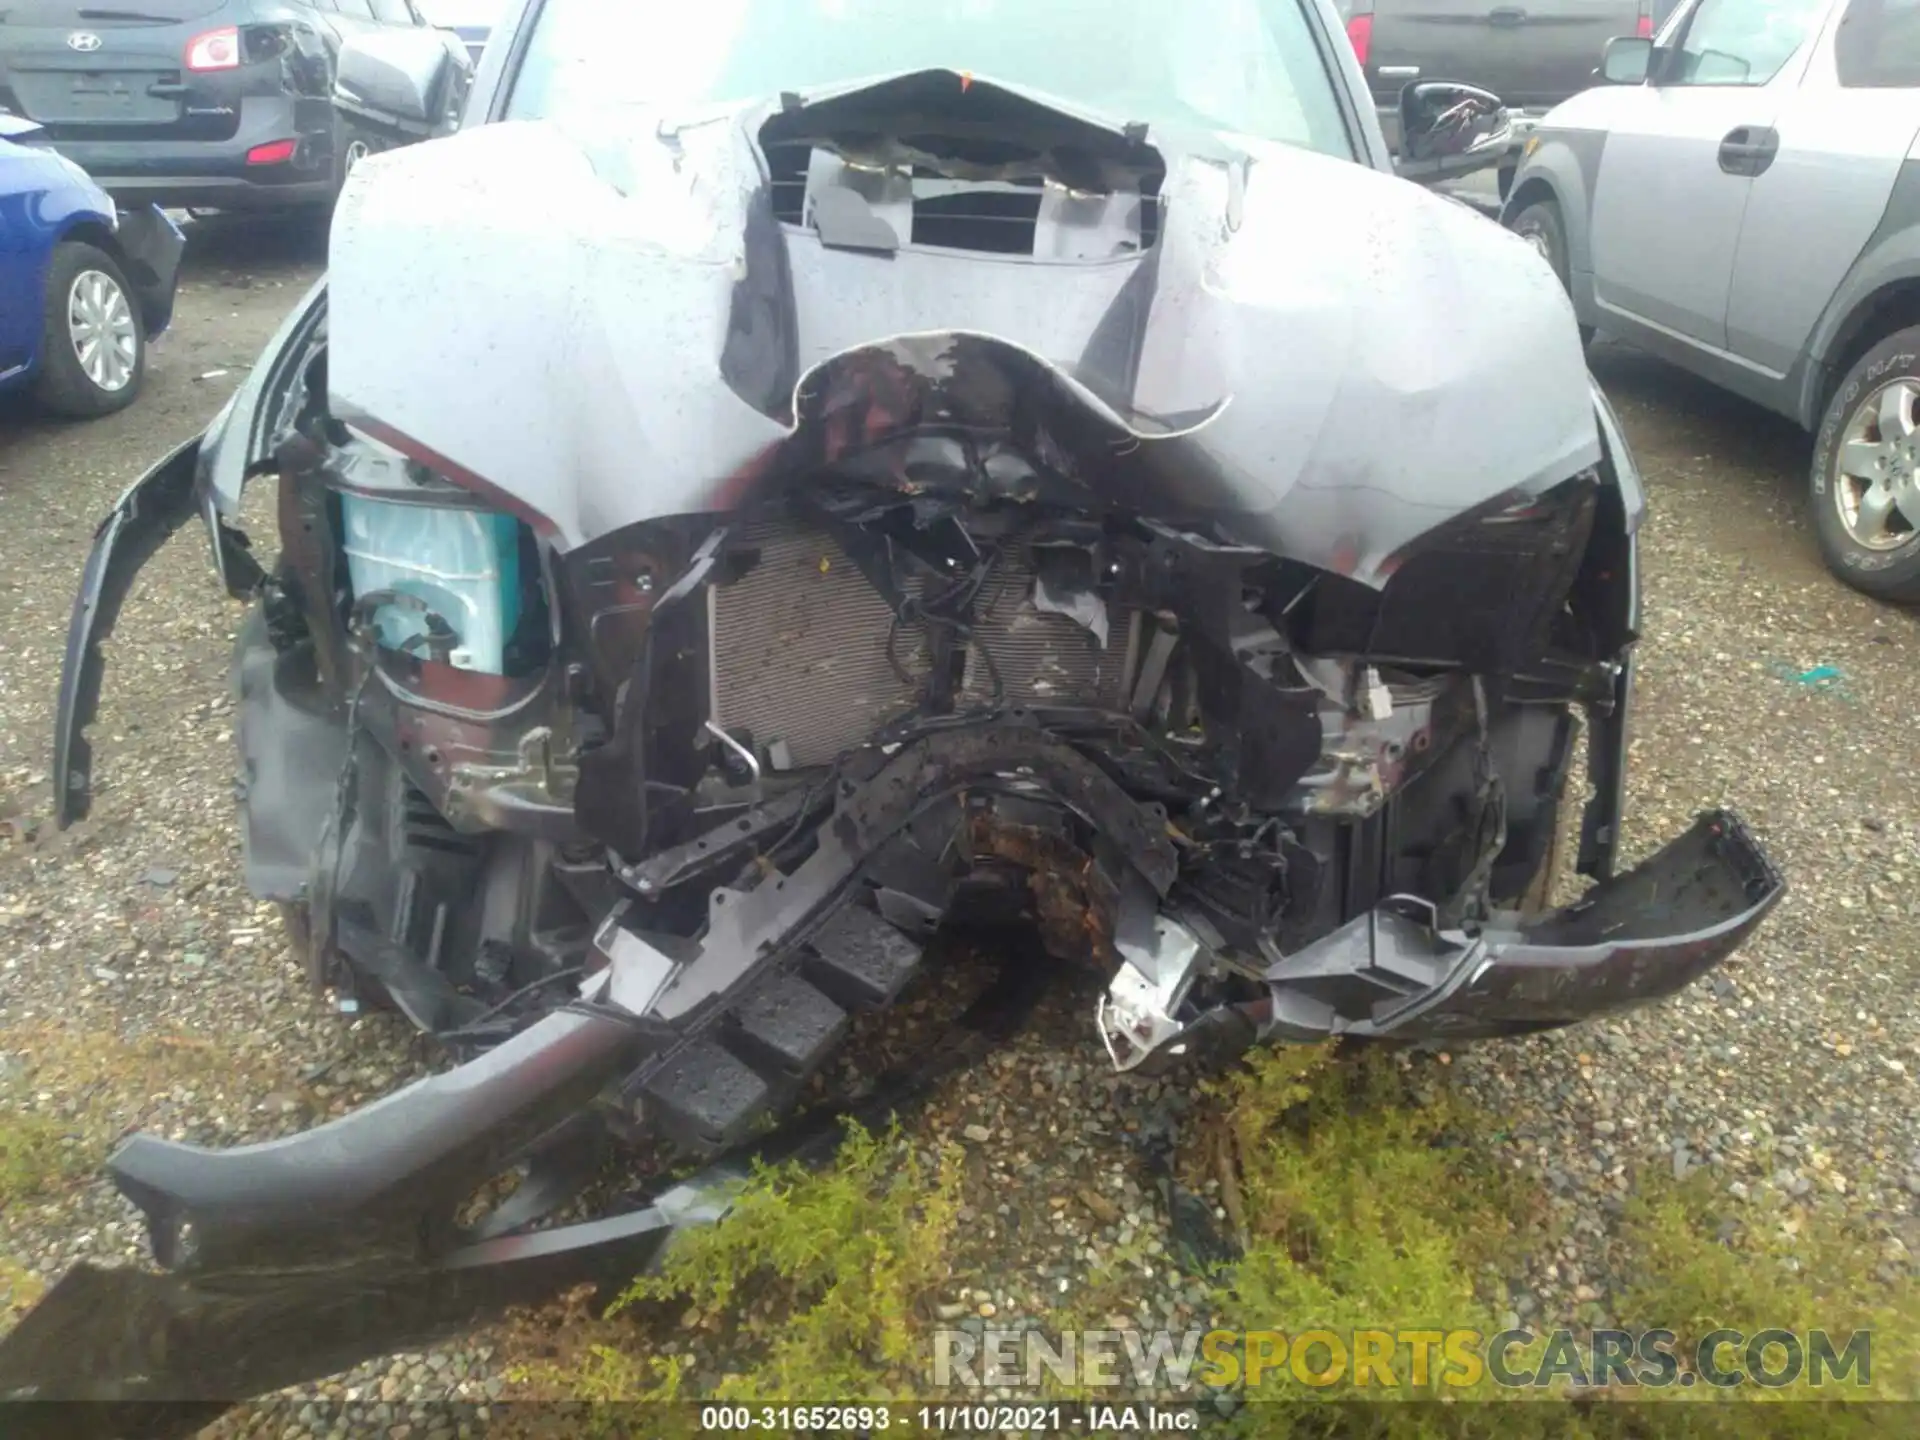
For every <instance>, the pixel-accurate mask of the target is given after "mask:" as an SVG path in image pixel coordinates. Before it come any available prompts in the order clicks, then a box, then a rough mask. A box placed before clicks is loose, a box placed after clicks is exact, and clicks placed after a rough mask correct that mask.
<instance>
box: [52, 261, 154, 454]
mask: <svg viewBox="0 0 1920 1440" xmlns="http://www.w3.org/2000/svg"><path fill="white" fill-rule="evenodd" d="M89 274H91V275H100V276H104V277H105V278H106V280H108V281H109V282H111V284H112V286H113V287H114V288H116V289H117V290H118V291H119V293H120V298H121V299H122V300H123V301H124V302H125V304H126V309H127V315H128V317H129V318H130V319H131V320H132V322H133V361H132V366H131V369H130V370H129V372H128V374H127V376H126V379H125V380H124V382H123V383H121V384H120V385H119V386H118V387H117V388H109V387H108V386H107V385H104V384H102V383H100V382H98V381H96V380H95V379H94V378H93V377H92V376H91V375H89V374H88V373H87V371H86V367H85V366H84V365H82V364H81V363H80V356H79V353H78V351H77V350H76V349H75V346H74V339H73V330H72V324H71V322H70V320H69V318H68V317H69V310H70V308H71V305H72V302H73V290H74V284H75V282H76V281H78V280H79V279H80V277H81V276H83V275H89ZM45 310H46V315H45V318H44V319H43V320H42V322H41V331H40V377H39V379H38V381H37V382H36V383H35V387H34V393H35V396H36V398H37V399H38V400H39V402H40V403H41V405H43V406H45V407H46V408H47V409H48V410H51V411H53V412H54V413H55V414H56V415H65V416H67V417H69V418H70V419H74V420H92V419H95V418H97V417H99V416H101V415H111V414H113V413H114V411H116V410H124V409H126V408H127V406H129V405H131V404H132V403H133V402H134V401H135V400H136V399H137V398H139V395H140V384H141V382H142V381H143V380H144V379H145V378H146V373H147V327H146V325H145V323H144V322H143V321H142V320H141V318H140V306H139V304H138V303H137V302H136V301H135V299H134V294H133V287H132V286H131V285H129V284H128V283H127V277H126V274H125V272H123V271H122V270H121V269H120V265H119V262H117V261H116V260H115V259H114V258H113V257H112V256H111V255H109V254H107V252H106V251H104V250H101V249H99V248H98V247H96V246H93V245H87V244H84V243H82V242H81V241H78V240H66V241H62V242H61V243H60V244H58V245H56V246H55V247H54V249H53V259H52V261H51V262H50V263H49V264H48V266H47V286H46V303H45Z"/></svg>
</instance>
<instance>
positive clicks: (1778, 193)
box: [1504, 0, 1920, 600]
mask: <svg viewBox="0 0 1920 1440" xmlns="http://www.w3.org/2000/svg"><path fill="white" fill-rule="evenodd" d="M1604 71H1605V78H1606V79H1607V80H1609V81H1611V82H1613V83H1611V84H1608V85H1605V86H1602V87H1601V88H1598V89H1593V90H1589V91H1587V92H1586V93H1585V94H1582V95H1579V96H1576V97H1575V98H1574V99H1572V100H1569V101H1568V102H1567V103H1566V104H1564V105H1561V106H1559V107H1557V108H1556V109H1554V110H1553V111H1552V112H1550V113H1549V114H1548V115H1547V116H1546V117H1545V118H1544V119H1543V120H1542V121H1541V122H1540V125H1539V127H1538V129H1537V130H1536V131H1535V133H1534V134H1533V136H1532V137H1531V138H1530V139H1529V140H1528V141H1527V144H1526V154H1525V158H1524V160H1523V162H1522V164H1521V166H1520V169H1519V172H1518V174H1517V175H1516V177H1515V183H1514V186H1513V190H1512V193H1511V195H1510V196H1509V198H1508V200H1507V204H1506V208H1505V211H1504V219H1505V220H1506V223H1507V224H1508V225H1510V226H1511V227H1512V228H1513V229H1514V230H1516V231H1518V232H1519V233H1520V234H1522V235H1524V236H1526V237H1527V238H1528V239H1530V240H1532V242H1533V243H1534V244H1535V246H1537V247H1538V248H1539V249H1540V251H1541V252H1542V253H1543V254H1544V255H1546V257H1547V258H1548V260H1549V261H1550V262H1552V264H1553V266H1554V268H1555V270H1556V271H1558V272H1559V274H1560V277H1561V279H1562V280H1563V281H1564V282H1565V283H1566V286H1567V290H1568V293H1569V294H1570V295H1571V297H1572V300H1573V307H1574V311H1575V313H1576V315H1577V316H1578V317H1579V320H1580V323H1581V325H1582V326H1583V327H1585V328H1586V329H1587V330H1588V331H1589V332H1591V330H1592V329H1594V328H1596V327H1598V328H1603V329H1605V330H1607V331H1608V332H1609V333H1612V334H1615V335H1618V336H1620V337H1621V338H1622V339H1626V340H1630V341H1632V342H1633V343H1634V344H1636V345H1640V346H1642V347H1644V348H1645V349H1648V350H1651V351H1653V352H1654V353H1656V354H1659V355H1661V356H1664V357H1665V358H1667V359H1669V360H1671V361H1673V362H1675V363H1676V364H1679V365H1682V366H1685V367H1686V368H1687V369H1689V370H1692V371H1694V372H1696V373H1698V374H1700V375H1703V376H1705V377H1706V378H1708V379H1710V380H1713V381H1715V382H1717V383H1718V384H1721V385H1723V386H1725V387H1726V388H1727V389H1729V390H1733V391H1736V392H1738V393H1739V394H1742V395H1745V396H1748V397H1749V398H1751V399H1753V400H1756V401H1758V402H1759V403H1761V404H1762V405H1765V406H1768V407H1769V408H1771V409H1774V410H1778V411H1780V412H1781V413H1782V414H1785V415H1789V416H1791V417H1793V418H1794V419H1795V420H1798V421H1799V422H1800V423H1801V424H1802V425H1804V426H1805V427H1806V428H1807V429H1809V430H1812V431H1814V432H1815V436H1816V440H1815V445H1814V451H1813V460H1812V468H1811V474H1810V489H1811V492H1812V498H1813V505H1814V512H1813V513H1814V519H1815V523H1816V528H1817V531H1818V534H1819V537H1820V544H1821V547H1822V549H1823V551H1824V552H1825V554H1826V558H1827V562H1828V564H1829V565H1831V566H1832V567H1833V569H1834V570H1835V571H1836V572H1837V573H1838V574H1839V575H1840V576H1841V577H1842V578H1844V579H1845V580H1847V582H1848V583H1850V584H1852V585H1854V586H1856V587H1858V588H1859V589H1862V590H1865V591H1868V592H1869V593H1872V594H1877V595H1881V596H1885V597H1888V598H1892V599H1900V600H1920V481H1917V480H1916V468H1917V467H1920V433H1917V426H1920V417H1917V416H1916V410H1915V407H1916V402H1920V164H1916V161H1917V160H1920V147H1917V146H1916V140H1917V139H1920V0H1693V3H1691V4H1687V5H1684V6H1683V7H1682V8H1681V9H1679V10H1678V11H1676V12H1675V14H1674V16H1673V17H1672V19H1671V20H1669V21H1668V23H1667V24H1666V25H1665V26H1664V27H1663V28H1662V30H1661V31H1660V33H1659V35H1658V37H1657V38H1656V39H1655V40H1654V41H1651V42H1650V41H1648V40H1645V39H1639V38H1633V37H1627V38H1622V39H1617V40H1614V41H1612V42H1610V43H1609V45H1608V47H1607V52H1606V58H1605V65H1604Z"/></svg>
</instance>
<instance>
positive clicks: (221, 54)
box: [187, 25, 240, 70]
mask: <svg viewBox="0 0 1920 1440" xmlns="http://www.w3.org/2000/svg"><path fill="white" fill-rule="evenodd" d="M239 68H240V27H239V26H237V25H225V26H222V27H221V28H220V29H218V30H209V31H207V33H206V34H204V35H196V36H194V37H193V39H191V40H189V41H188V42H187V69H189V70H237V69H239Z"/></svg>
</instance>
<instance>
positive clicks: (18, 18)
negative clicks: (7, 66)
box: [0, 0, 227, 30]
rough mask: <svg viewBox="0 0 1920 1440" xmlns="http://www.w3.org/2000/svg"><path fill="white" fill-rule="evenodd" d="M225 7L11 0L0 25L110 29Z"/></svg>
mask: <svg viewBox="0 0 1920 1440" xmlns="http://www.w3.org/2000/svg"><path fill="white" fill-rule="evenodd" d="M226 8H227V0H125V3H123V4H95V5H76V4H74V3H72V0H13V3H12V4H11V5H5V6H0V25H76V26H77V25H86V26H89V27H91V28H92V29H95V30H111V29H114V28H115V27H117V26H122V25H128V26H131V25H166V24H171V23H172V22H174V21H177V20H198V19H199V18H200V17H201V16H202V15H211V14H213V13H214V12H215V11H217V10H224V9H226Z"/></svg>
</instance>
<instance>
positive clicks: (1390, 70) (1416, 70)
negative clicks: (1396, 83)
mask: <svg viewBox="0 0 1920 1440" xmlns="http://www.w3.org/2000/svg"><path fill="white" fill-rule="evenodd" d="M1419 75H1420V67H1419V66H1418V65H1382V66H1381V67H1380V78H1381V79H1382V80H1414V79H1417V78H1419Z"/></svg>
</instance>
